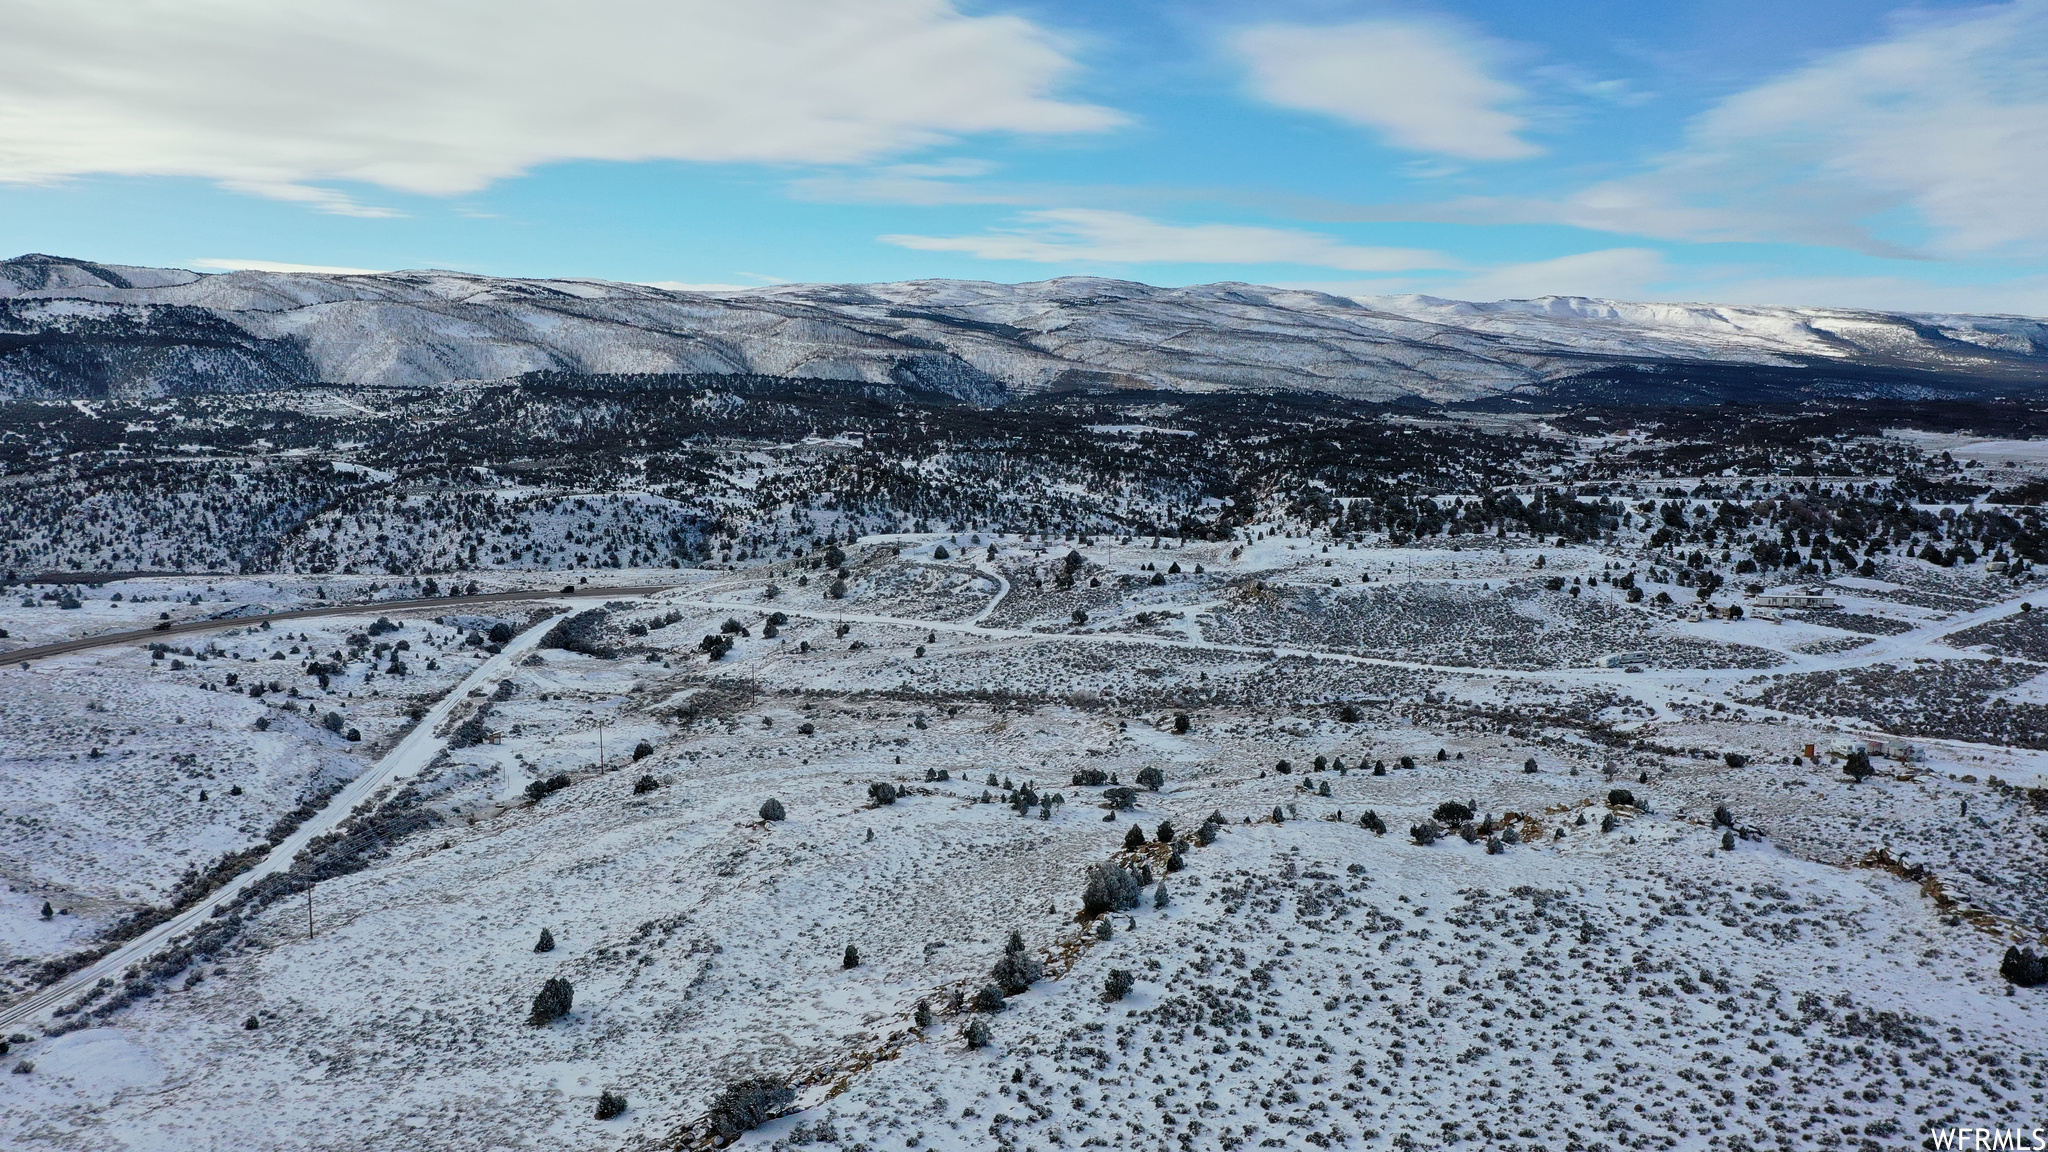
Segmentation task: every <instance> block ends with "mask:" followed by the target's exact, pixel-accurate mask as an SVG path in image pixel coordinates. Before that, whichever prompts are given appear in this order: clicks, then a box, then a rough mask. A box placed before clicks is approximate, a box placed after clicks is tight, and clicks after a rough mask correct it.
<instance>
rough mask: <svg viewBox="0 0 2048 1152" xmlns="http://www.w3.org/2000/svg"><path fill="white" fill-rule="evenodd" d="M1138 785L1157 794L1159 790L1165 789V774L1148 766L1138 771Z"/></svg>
mask: <svg viewBox="0 0 2048 1152" xmlns="http://www.w3.org/2000/svg"><path fill="white" fill-rule="evenodd" d="M1138 784H1139V785H1140V786H1142V787H1144V788H1146V789H1149V790H1150V791H1153V792H1157V791H1159V790H1160V789H1161V788H1164V787H1166V773H1164V772H1161V771H1160V770H1159V769H1158V768H1157V767H1155V766H1153V765H1150V764H1148V765H1146V766H1145V767H1143V768H1140V769H1138Z"/></svg>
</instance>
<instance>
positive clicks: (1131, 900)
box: [1081, 863, 1138, 916]
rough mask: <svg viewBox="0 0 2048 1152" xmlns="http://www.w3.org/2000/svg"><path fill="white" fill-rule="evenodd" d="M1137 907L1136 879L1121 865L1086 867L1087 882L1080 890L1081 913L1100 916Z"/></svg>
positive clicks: (1092, 865)
mask: <svg viewBox="0 0 2048 1152" xmlns="http://www.w3.org/2000/svg"><path fill="white" fill-rule="evenodd" d="M1137 906H1138V878H1137V877H1136V876H1133V875H1131V872H1130V869H1128V868H1125V867H1124V866H1123V865H1121V864H1115V863H1104V864H1091V865H1089V866H1088V882H1087V884H1086V885H1085V886H1083V888H1082V889H1081V911H1082V912H1083V914H1085V915H1089V916H1100V915H1101V914H1103V913H1104V912H1121V911H1124V910H1125V909H1128V908H1136V907H1137Z"/></svg>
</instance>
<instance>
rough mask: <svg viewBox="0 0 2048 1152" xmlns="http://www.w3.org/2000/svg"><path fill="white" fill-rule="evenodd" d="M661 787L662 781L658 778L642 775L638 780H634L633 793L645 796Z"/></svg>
mask: <svg viewBox="0 0 2048 1152" xmlns="http://www.w3.org/2000/svg"><path fill="white" fill-rule="evenodd" d="M660 787H661V781H659V780H656V779H655V778H654V777H652V776H647V775H642V776H641V777H640V778H639V779H638V780H635V781H633V795H635V796H645V795H647V794H648V793H649V792H652V791H655V790H656V789H658V788H660Z"/></svg>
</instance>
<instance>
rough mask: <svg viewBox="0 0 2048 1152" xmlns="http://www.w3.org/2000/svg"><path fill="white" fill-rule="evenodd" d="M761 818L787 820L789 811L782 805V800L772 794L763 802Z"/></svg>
mask: <svg viewBox="0 0 2048 1152" xmlns="http://www.w3.org/2000/svg"><path fill="white" fill-rule="evenodd" d="M761 819H763V820H787V819H789V812H788V811H787V810H785V809H784V808H783V807H782V801H780V800H777V799H776V798H775V797H773V796H770V797H769V798H768V799H766V800H763V801H762V802H761Z"/></svg>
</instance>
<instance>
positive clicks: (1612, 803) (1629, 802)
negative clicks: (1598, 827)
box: [1607, 788, 1636, 808]
mask: <svg viewBox="0 0 2048 1152" xmlns="http://www.w3.org/2000/svg"><path fill="white" fill-rule="evenodd" d="M1607 804H1608V806H1609V807H1611V808H1620V807H1623V806H1626V807H1630V808H1633V807H1635V804H1636V794H1635V793H1633V792H1631V791H1629V790H1628V789H1626V788H1615V789H1613V790H1611V791H1609V792H1608V793H1607Z"/></svg>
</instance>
